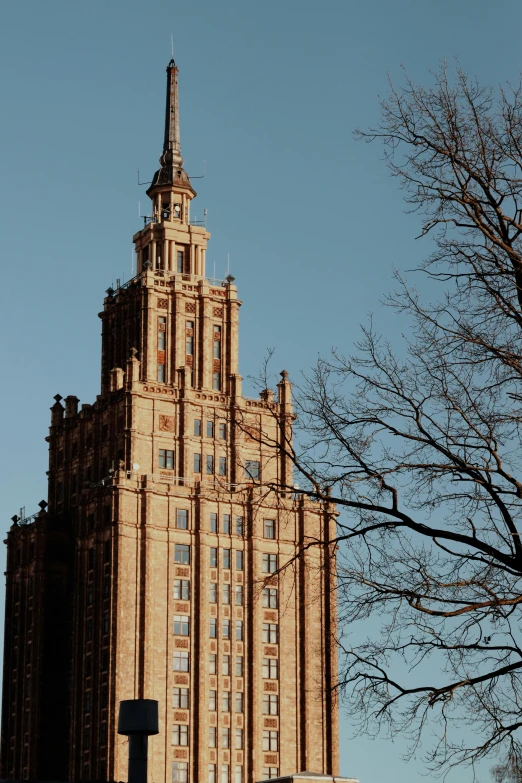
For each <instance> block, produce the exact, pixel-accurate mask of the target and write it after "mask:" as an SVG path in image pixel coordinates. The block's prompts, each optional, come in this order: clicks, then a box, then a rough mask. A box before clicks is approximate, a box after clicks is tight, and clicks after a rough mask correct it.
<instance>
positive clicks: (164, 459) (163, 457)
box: [158, 449, 174, 470]
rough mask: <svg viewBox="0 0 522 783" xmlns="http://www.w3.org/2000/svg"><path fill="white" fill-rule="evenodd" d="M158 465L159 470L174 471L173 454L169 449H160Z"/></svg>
mask: <svg viewBox="0 0 522 783" xmlns="http://www.w3.org/2000/svg"><path fill="white" fill-rule="evenodd" d="M158 464H159V466H160V468H167V470H174V452H173V451H172V450H171V449H160V450H159V462H158Z"/></svg>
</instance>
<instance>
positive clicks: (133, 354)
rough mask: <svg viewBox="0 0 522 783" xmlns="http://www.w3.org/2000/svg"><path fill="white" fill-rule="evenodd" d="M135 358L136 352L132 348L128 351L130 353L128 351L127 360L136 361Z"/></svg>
mask: <svg viewBox="0 0 522 783" xmlns="http://www.w3.org/2000/svg"><path fill="white" fill-rule="evenodd" d="M137 356H138V351H137V349H136V348H134V347H132V348H131V349H130V351H129V358H130V359H136V357H137Z"/></svg>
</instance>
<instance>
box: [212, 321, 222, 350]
mask: <svg viewBox="0 0 522 783" xmlns="http://www.w3.org/2000/svg"><path fill="white" fill-rule="evenodd" d="M214 359H221V326H218V325H217V324H214Z"/></svg>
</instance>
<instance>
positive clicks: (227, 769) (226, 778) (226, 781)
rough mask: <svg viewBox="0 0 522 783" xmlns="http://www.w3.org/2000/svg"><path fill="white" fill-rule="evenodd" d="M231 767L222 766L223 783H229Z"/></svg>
mask: <svg viewBox="0 0 522 783" xmlns="http://www.w3.org/2000/svg"><path fill="white" fill-rule="evenodd" d="M229 777H230V767H229V766H228V764H222V765H221V783H229Z"/></svg>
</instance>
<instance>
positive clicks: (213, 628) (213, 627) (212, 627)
mask: <svg viewBox="0 0 522 783" xmlns="http://www.w3.org/2000/svg"><path fill="white" fill-rule="evenodd" d="M208 635H209V636H210V638H211V639H215V638H216V636H217V620H216V618H215V617H211V618H210V621H209V634H208Z"/></svg>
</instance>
